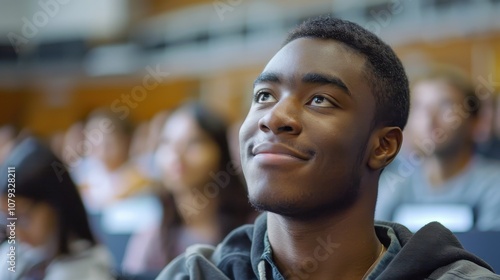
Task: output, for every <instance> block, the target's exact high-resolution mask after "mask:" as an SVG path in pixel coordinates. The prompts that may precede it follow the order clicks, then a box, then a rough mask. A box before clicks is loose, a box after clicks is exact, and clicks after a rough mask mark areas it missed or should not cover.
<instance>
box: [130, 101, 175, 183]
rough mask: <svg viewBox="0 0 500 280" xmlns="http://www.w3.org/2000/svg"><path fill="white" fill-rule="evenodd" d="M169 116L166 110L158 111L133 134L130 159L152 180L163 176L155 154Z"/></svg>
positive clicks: (138, 126)
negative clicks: (156, 162)
mask: <svg viewBox="0 0 500 280" xmlns="http://www.w3.org/2000/svg"><path fill="white" fill-rule="evenodd" d="M167 117H168V111H166V110H164V111H160V112H158V113H156V114H155V115H154V116H153V117H152V118H151V120H150V121H145V122H142V123H140V124H139V125H137V127H136V128H135V130H134V133H133V136H132V141H131V144H130V160H131V161H132V163H133V164H135V165H136V166H137V169H138V170H139V171H140V172H141V174H142V175H143V176H144V177H146V178H148V179H149V180H151V181H158V180H160V178H161V176H160V172H159V169H158V167H157V165H156V164H155V156H154V155H155V151H156V148H157V147H158V142H159V140H160V133H161V130H162V127H163V124H164V123H165V120H166V119H167Z"/></svg>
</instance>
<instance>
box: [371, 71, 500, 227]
mask: <svg viewBox="0 0 500 280" xmlns="http://www.w3.org/2000/svg"><path fill="white" fill-rule="evenodd" d="M411 100H412V101H411V104H412V109H411V114H410V117H409V119H408V126H407V128H406V132H407V135H406V136H409V137H408V138H409V139H410V141H409V145H410V146H411V148H410V149H411V150H412V151H411V152H409V153H407V154H406V155H404V154H403V155H400V156H398V158H397V159H396V160H395V161H394V162H393V164H392V166H391V168H393V169H394V170H386V171H385V172H384V173H383V174H382V177H381V179H380V191H379V193H380V198H379V200H378V201H377V211H376V216H375V217H376V218H377V219H382V220H392V219H393V218H396V217H397V216H398V214H401V213H402V211H404V209H408V206H410V207H413V208H414V209H418V207H429V206H436V205H439V206H440V207H445V208H447V209H450V207H456V206H460V207H462V209H464V215H462V217H460V215H458V213H457V212H458V211H455V216H457V218H459V219H460V220H462V221H463V222H466V223H468V222H470V224H472V223H473V226H474V227H475V229H478V230H483V231H487V230H500V215H499V213H500V187H499V185H498V182H500V173H499V172H498V171H499V170H500V163H498V162H497V161H493V160H487V159H485V158H483V157H481V156H479V155H477V154H476V152H475V147H474V133H475V130H476V126H477V124H478V122H479V121H480V119H479V118H478V112H479V99H478V97H477V96H476V95H475V92H474V87H473V85H472V83H471V82H470V81H469V80H468V79H467V78H466V77H465V75H463V74H461V73H460V72H459V71H457V70H455V69H453V68H435V69H432V70H431V71H429V72H428V73H426V74H425V75H423V76H422V77H420V78H418V79H416V81H415V82H414V83H413V86H412V99H411ZM416 155H419V158H420V160H421V161H418V160H415V156H416ZM403 165H405V166H403ZM403 168H404V169H403ZM403 171H404V172H403ZM465 209H468V210H469V211H465ZM424 210H425V209H424ZM408 212H409V213H408V216H407V219H409V220H413V221H416V220H419V219H422V218H424V217H423V215H422V213H420V212H421V211H416V210H415V211H408ZM470 213H474V214H475V217H474V219H469V218H468V217H469V216H473V215H471V214H470ZM437 215H438V214H436V213H434V212H433V216H432V217H429V218H432V219H433V220H435V219H437ZM405 216H406V214H405ZM469 220H470V221H469ZM472 220H473V221H472Z"/></svg>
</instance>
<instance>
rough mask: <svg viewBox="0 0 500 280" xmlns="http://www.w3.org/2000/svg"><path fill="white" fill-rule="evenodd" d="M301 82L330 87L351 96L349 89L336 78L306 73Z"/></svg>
mask: <svg viewBox="0 0 500 280" xmlns="http://www.w3.org/2000/svg"><path fill="white" fill-rule="evenodd" d="M302 82H303V83H310V84H322V85H332V86H335V87H338V88H340V89H342V90H343V91H344V92H345V93H347V94H348V95H351V92H350V91H349V88H347V86H346V85H345V83H344V82H343V81H342V80H341V79H340V78H339V77H336V76H332V75H328V74H320V73H307V74H305V75H304V76H302Z"/></svg>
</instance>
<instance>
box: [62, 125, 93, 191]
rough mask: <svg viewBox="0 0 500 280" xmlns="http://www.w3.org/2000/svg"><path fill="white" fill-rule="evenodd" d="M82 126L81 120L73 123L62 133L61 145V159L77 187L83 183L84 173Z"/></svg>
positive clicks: (84, 151)
mask: <svg viewBox="0 0 500 280" xmlns="http://www.w3.org/2000/svg"><path fill="white" fill-rule="evenodd" d="M84 128H85V125H84V123H83V122H75V123H73V124H72V125H71V126H70V127H69V128H68V129H67V130H66V132H65V133H64V139H63V145H62V147H61V155H62V156H61V160H62V161H63V162H64V164H66V166H68V167H69V170H68V171H69V173H70V175H71V178H72V179H73V181H74V182H75V184H76V185H77V186H78V187H80V186H81V185H82V184H83V182H84V180H85V173H86V162H87V161H86V158H85V156H86V150H85V148H84V143H85V136H84V133H83V131H84Z"/></svg>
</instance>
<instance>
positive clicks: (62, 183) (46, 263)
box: [0, 138, 112, 280]
mask: <svg viewBox="0 0 500 280" xmlns="http://www.w3.org/2000/svg"><path fill="white" fill-rule="evenodd" d="M55 164H56V165H57V166H58V172H56V171H55V169H54V165H55ZM9 166H12V167H15V193H14V192H12V191H11V189H12V187H11V186H9V185H8V180H7V179H8V175H7V167H9ZM0 178H1V182H0V205H1V206H0V210H1V211H2V212H3V214H4V215H7V214H10V213H9V212H10V211H14V213H15V217H16V218H17V220H15V221H14V223H15V243H12V242H11V243H9V242H4V243H3V244H2V245H1V247H0V260H1V261H0V268H1V269H0V279H5V280H8V279H45V280H52V279H53V280H61V279H72V280H77V279H82V280H83V279H86V280H99V279H112V274H111V267H112V261H111V255H110V254H109V253H108V251H107V250H106V249H105V248H104V247H103V246H101V245H99V244H98V243H97V242H96V240H95V238H94V236H93V235H92V232H91V229H90V227H89V222H88V220H87V215H86V211H85V208H84V206H83V203H82V200H81V198H80V195H79V193H78V190H77V188H76V186H75V184H74V183H73V181H72V180H71V178H70V177H69V175H68V172H67V170H66V169H65V167H64V165H63V164H62V163H61V162H60V161H59V159H58V158H56V157H55V155H54V154H53V153H52V152H51V151H50V149H49V148H48V147H46V146H44V145H43V144H41V142H39V140H37V139H35V138H27V139H25V140H23V141H22V142H21V143H19V144H18V145H17V146H16V147H15V148H14V150H13V151H12V152H11V153H10V154H9V156H8V158H7V159H6V161H5V164H4V165H3V166H2V172H1V175H0ZM9 178H13V177H12V176H11V177H9ZM12 194H14V195H15V196H13V195H12ZM9 195H10V197H11V199H12V200H15V210H11V209H9V208H8V204H7V202H8V198H9ZM9 217H10V215H9ZM10 246H15V254H16V258H15V272H11V271H9V270H8V268H9V266H10V265H9V263H8V262H7V257H8V253H9V250H10Z"/></svg>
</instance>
